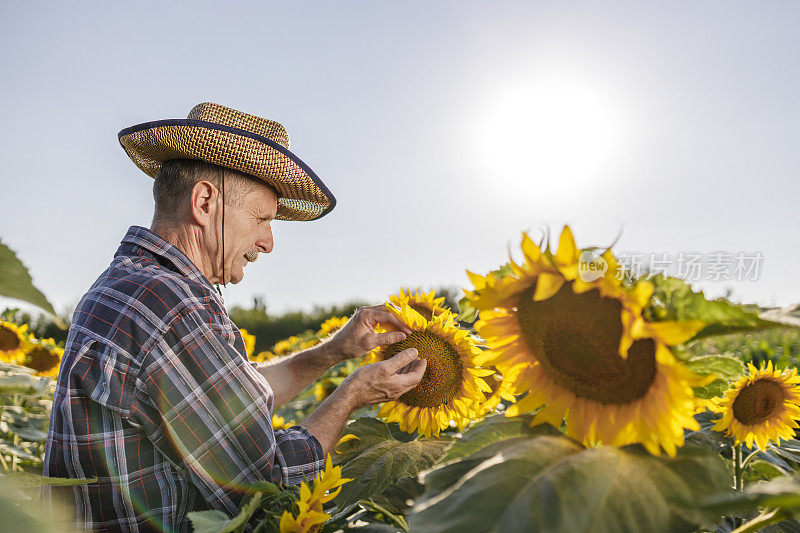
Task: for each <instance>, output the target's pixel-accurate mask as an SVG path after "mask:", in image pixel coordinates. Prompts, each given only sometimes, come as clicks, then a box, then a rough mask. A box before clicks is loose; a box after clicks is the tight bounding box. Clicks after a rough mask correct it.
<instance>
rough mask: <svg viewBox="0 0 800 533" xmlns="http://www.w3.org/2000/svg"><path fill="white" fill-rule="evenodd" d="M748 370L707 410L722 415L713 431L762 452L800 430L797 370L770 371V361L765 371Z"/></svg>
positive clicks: (791, 437) (799, 395) (760, 369)
mask: <svg viewBox="0 0 800 533" xmlns="http://www.w3.org/2000/svg"><path fill="white" fill-rule="evenodd" d="M747 368H748V370H749V372H748V375H747V376H744V377H742V378H741V379H739V380H738V381H737V382H735V383H734V384H733V385H731V387H730V388H729V389H728V390H727V391H726V392H725V395H724V396H723V397H722V398H720V399H718V400H717V402H716V406H711V407H710V408H711V410H712V411H717V412H719V413H722V418H720V419H719V420H717V422H716V423H715V424H714V429H715V430H716V431H722V432H725V434H726V435H728V436H730V437H732V438H733V439H734V442H735V443H736V444H739V443H741V442H744V443H745V444H747V446H748V447H751V448H752V447H753V443H754V442H755V443H756V445H757V446H758V447H759V448H760V449H761V450H766V449H767V444H769V442H770V441H774V442H775V443H777V444H778V445H780V442H781V439H784V440H789V439H793V438H794V428H797V427H800V426H798V423H797V421H798V420H800V407H798V404H799V403H800V386H798V383H800V376H798V375H797V369H795V368H792V369H788V368H787V369H785V370H783V371H782V372H780V371H778V369H773V368H772V361H770V362H768V363H767V366H766V368H764V367H763V366H762V367H761V368H756V367H755V366H753V365H752V364H750V363H748V364H747Z"/></svg>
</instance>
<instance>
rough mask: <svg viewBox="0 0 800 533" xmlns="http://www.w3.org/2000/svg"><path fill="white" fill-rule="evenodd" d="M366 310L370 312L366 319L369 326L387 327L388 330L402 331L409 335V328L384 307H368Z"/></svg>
mask: <svg viewBox="0 0 800 533" xmlns="http://www.w3.org/2000/svg"><path fill="white" fill-rule="evenodd" d="M367 309H369V310H370V312H369V313H368V314H367V317H366V318H367V321H368V323H369V324H370V326H374V325H375V324H384V325H386V326H389V329H396V330H397V331H402V332H403V333H405V334H406V335H411V328H409V327H408V326H407V325H405V324H404V323H403V321H402V320H400V319H399V318H397V316H395V315H394V314H392V313H390V312H389V311H387V310H386V307H384V306H380V308H378V309H376V308H374V307H368V308H367Z"/></svg>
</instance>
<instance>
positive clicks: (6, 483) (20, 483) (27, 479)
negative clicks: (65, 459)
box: [0, 472, 97, 490]
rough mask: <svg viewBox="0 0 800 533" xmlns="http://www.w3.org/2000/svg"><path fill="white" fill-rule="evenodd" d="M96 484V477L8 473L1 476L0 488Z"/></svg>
mask: <svg viewBox="0 0 800 533" xmlns="http://www.w3.org/2000/svg"><path fill="white" fill-rule="evenodd" d="M96 482H97V478H96V477H93V478H87V479H75V478H60V477H44V476H37V475H36V474H28V473H27V472H6V473H4V474H0V488H2V489H3V490H8V489H24V488H30V487H40V486H42V485H53V486H60V487H69V486H73V485H89V484H90V483H96Z"/></svg>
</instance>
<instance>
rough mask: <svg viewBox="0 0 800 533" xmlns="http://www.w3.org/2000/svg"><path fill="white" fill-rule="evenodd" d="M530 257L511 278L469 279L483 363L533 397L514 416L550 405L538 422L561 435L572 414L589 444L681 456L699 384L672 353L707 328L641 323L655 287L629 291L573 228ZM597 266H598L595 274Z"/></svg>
mask: <svg viewBox="0 0 800 533" xmlns="http://www.w3.org/2000/svg"><path fill="white" fill-rule="evenodd" d="M522 251H523V254H524V261H523V262H521V263H520V264H517V263H515V262H514V261H513V260H512V261H511V262H510V263H509V266H510V274H509V275H506V276H504V277H498V276H495V275H494V274H490V275H488V276H486V277H482V276H477V275H476V274H472V273H470V272H468V275H469V276H470V279H471V280H472V282H473V284H474V285H475V289H474V290H472V291H468V292H467V299H468V301H469V302H470V304H471V305H472V306H473V307H475V308H476V309H479V310H480V319H479V320H478V321H477V322H476V324H475V328H476V330H477V332H478V334H479V335H481V336H482V337H483V338H484V339H485V340H486V343H487V345H488V346H489V348H490V350H488V351H486V352H483V354H482V355H481V357H479V358H478V360H477V363H478V364H483V365H494V366H496V367H497V368H498V369H499V371H500V372H501V373H502V374H503V375H509V376H515V384H514V393H515V394H527V396H525V398H523V399H522V400H520V401H519V403H517V404H516V405H513V406H511V407H510V408H509V409H508V410H507V414H508V415H509V416H514V415H516V414H520V413H524V412H527V411H531V410H533V409H536V408H540V407H542V409H541V410H540V411H539V413H538V414H537V416H536V418H535V420H534V423H541V422H549V423H551V424H553V425H554V426H556V427H557V426H559V425H561V422H562V420H563V418H564V417H565V416H566V418H567V434H568V435H570V436H571V437H573V438H575V439H577V440H580V441H582V442H584V443H585V444H595V443H599V442H603V443H608V444H613V445H625V444H631V443H634V442H640V443H642V444H643V445H644V446H645V447H646V448H647V449H648V450H649V451H650V452H651V453H654V454H658V453H660V451H661V449H662V448H663V449H664V450H665V451H666V452H667V453H668V454H670V455H673V454H674V453H675V452H676V447H677V446H680V445H682V444H683V429H684V428H686V427H691V428H696V427H697V422H696V421H695V420H694V418H693V416H692V415H693V412H694V394H693V392H692V388H691V387H692V385H695V384H697V383H698V378H697V377H696V376H694V374H692V373H691V372H689V371H688V370H687V369H686V368H685V367H683V366H682V365H681V364H680V362H679V361H678V360H677V359H676V358H675V357H674V356H673V355H672V352H671V351H670V350H669V348H668V347H667V346H668V345H671V344H677V343H679V342H684V341H686V340H687V339H688V338H690V337H692V336H693V335H694V334H695V333H696V332H697V331H699V329H700V328H701V327H702V323H700V322H697V321H691V322H689V321H687V322H662V323H647V322H644V321H642V320H640V315H641V309H642V308H643V307H644V305H645V304H646V302H647V299H649V297H650V295H651V294H652V290H653V286H652V284H651V283H650V282H647V281H640V282H639V283H638V284H637V285H636V286H635V287H634V288H633V289H632V290H629V289H626V288H625V287H623V285H622V283H621V280H619V279H617V278H616V275H615V272H616V265H617V261H616V259H615V258H614V256H613V254H611V252H610V251H609V250H606V251H605V252H604V253H602V254H601V255H595V254H594V253H593V252H592V251H591V250H580V249H578V248H577V246H576V245H575V241H574V238H573V236H572V232H571V231H570V229H569V227H565V228H564V230H563V231H562V233H561V236H560V238H559V244H558V250H557V251H556V252H555V253H553V252H552V251H551V250H550V249H549V247H548V248H545V249H542V248H541V247H540V246H537V245H536V244H534V242H533V241H532V240H531V239H530V237H528V235H523V238H522ZM589 260H591V261H592V262H594V264H595V268H593V269H592V270H591V271H588V272H587V271H586V270H584V264H585V263H586V262H587V261H589ZM598 265H599V266H598Z"/></svg>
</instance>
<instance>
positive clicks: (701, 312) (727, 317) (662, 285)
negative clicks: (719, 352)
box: [644, 274, 784, 340]
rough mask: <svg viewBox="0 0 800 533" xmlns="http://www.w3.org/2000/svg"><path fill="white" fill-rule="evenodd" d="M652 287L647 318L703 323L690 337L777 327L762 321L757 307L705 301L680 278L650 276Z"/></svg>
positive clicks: (646, 312) (728, 302) (775, 323)
mask: <svg viewBox="0 0 800 533" xmlns="http://www.w3.org/2000/svg"><path fill="white" fill-rule="evenodd" d="M650 281H652V282H653V284H654V286H655V290H654V291H653V296H652V298H651V299H650V302H649V303H648V305H647V306H646V308H645V310H644V316H645V318H646V319H647V320H650V321H662V320H702V321H704V322H705V323H706V326H705V327H704V328H703V329H702V330H701V331H700V332H699V333H697V335H695V336H694V338H693V340H696V339H700V338H702V337H708V336H711V335H723V334H726V333H734V332H737V331H755V330H760V329H766V328H772V327H777V326H781V325H784V324H781V323H780V322H776V321H772V320H765V319H763V318H760V317H759V315H758V309H757V308H756V309H753V310H750V309H746V308H745V306H742V305H737V304H734V303H732V302H730V301H728V300H725V299H717V300H707V299H706V297H705V296H704V295H703V291H700V292H694V291H693V290H692V287H691V286H690V285H689V284H688V283H686V282H685V281H683V280H680V279H677V278H672V277H667V276H664V275H662V274H659V275H656V276H653V277H652V278H650Z"/></svg>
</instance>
